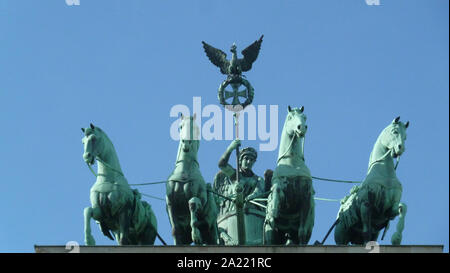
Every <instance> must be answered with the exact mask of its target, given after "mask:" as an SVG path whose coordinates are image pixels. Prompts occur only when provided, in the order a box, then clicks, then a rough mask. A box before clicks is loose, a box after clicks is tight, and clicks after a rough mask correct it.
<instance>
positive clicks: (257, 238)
mask: <svg viewBox="0 0 450 273" xmlns="http://www.w3.org/2000/svg"><path fill="white" fill-rule="evenodd" d="M240 143H241V142H240V140H239V139H236V140H233V141H232V142H231V144H230V145H229V146H228V148H227V149H226V151H225V153H224V154H223V155H222V157H221V158H220V160H219V168H220V169H221V170H220V171H219V172H218V173H217V174H216V176H215V178H214V191H215V192H217V193H219V194H220V196H216V202H217V206H218V208H219V216H218V218H217V222H218V226H219V236H220V239H221V244H225V245H237V244H238V237H239V234H238V233H239V230H238V227H237V224H238V223H237V217H238V215H237V214H238V213H240V211H239V210H237V209H236V207H237V206H236V201H235V198H236V193H237V191H239V190H241V191H242V213H243V214H244V216H243V218H244V221H245V225H244V232H245V244H247V245H255V244H262V231H263V222H264V217H265V209H264V208H262V207H261V206H258V205H255V204H254V203H251V202H249V200H251V199H253V198H254V197H256V196H260V195H261V194H262V193H263V192H264V179H263V178H261V177H259V176H257V175H256V174H255V173H253V170H252V168H253V165H254V163H255V162H256V158H257V152H256V150H255V149H253V148H251V147H247V148H244V149H243V150H242V151H241V152H240V154H239V158H240V160H239V164H240V167H239V168H238V169H239V181H236V171H237V170H236V169H234V168H233V167H232V166H231V165H230V164H229V163H228V162H229V159H230V156H231V153H232V152H233V151H234V150H236V149H237V147H239V146H240ZM237 188H238V189H237ZM221 196H222V197H221ZM227 197H228V198H227ZM261 197H262V196H261Z"/></svg>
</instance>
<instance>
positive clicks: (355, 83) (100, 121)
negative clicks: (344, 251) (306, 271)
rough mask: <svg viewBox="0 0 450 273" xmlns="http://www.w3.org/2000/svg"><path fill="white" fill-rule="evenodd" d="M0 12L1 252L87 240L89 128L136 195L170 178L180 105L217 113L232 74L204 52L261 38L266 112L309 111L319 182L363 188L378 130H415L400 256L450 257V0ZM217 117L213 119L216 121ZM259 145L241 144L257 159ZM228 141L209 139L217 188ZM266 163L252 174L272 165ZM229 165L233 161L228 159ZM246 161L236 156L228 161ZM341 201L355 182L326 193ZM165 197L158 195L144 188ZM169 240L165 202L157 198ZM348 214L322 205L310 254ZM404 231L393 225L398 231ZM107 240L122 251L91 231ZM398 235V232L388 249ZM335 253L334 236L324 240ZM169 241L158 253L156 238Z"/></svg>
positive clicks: (209, 174) (3, 3)
mask: <svg viewBox="0 0 450 273" xmlns="http://www.w3.org/2000/svg"><path fill="white" fill-rule="evenodd" d="M80 4H81V5H80V6H68V5H66V3H65V1H64V0H53V1H31V0H29V1H25V0H23V1H13V0H0V49H1V50H0V109H1V115H0V124H1V134H0V151H1V157H0V170H1V174H2V175H1V182H0V183H1V185H2V190H1V192H0V211H1V215H2V216H1V221H0V252H33V251H34V249H33V246H34V245H35V244H40V245H42V244H44V245H64V244H66V242H68V241H78V242H79V243H80V244H82V243H83V238H84V237H83V209H84V208H85V207H87V206H89V205H90V203H89V189H90V187H91V186H92V184H93V182H94V181H95V177H94V176H93V175H92V173H91V172H90V171H89V169H88V168H87V167H86V165H85V163H84V161H83V159H82V153H83V146H82V144H81V138H82V132H81V130H80V128H81V127H87V126H89V123H90V122H92V123H94V124H95V125H98V126H99V127H101V128H102V129H103V130H104V131H105V132H106V133H107V134H108V135H109V137H110V138H111V140H112V141H113V143H114V145H115V147H116V150H117V153H118V156H119V159H120V162H121V165H122V169H123V171H124V173H125V176H126V177H127V179H128V181H129V183H143V182H150V181H160V180H164V179H166V178H167V177H168V175H169V174H170V173H171V171H172V170H173V167H174V162H175V157H176V153H177V146H178V143H177V142H176V141H174V140H172V139H171V138H170V134H169V129H170V125H171V124H172V122H173V121H174V118H172V117H170V116H169V111H170V109H171V107H172V106H174V105H176V104H185V105H187V106H189V107H190V108H191V109H192V101H193V97H194V96H197V97H201V98H202V104H203V106H204V105H207V104H218V101H217V87H218V86H219V84H220V83H221V82H222V81H223V79H224V75H222V74H220V73H219V70H218V69H217V68H216V67H214V66H213V65H212V64H211V63H210V62H209V61H208V59H207V58H206V56H205V54H204V52H203V49H202V46H201V41H202V40H205V41H206V42H208V43H210V44H212V45H214V46H216V47H218V48H221V49H223V50H224V51H225V50H226V52H228V49H229V46H230V45H231V44H232V43H233V42H236V43H237V45H238V51H239V52H240V50H242V49H243V48H244V47H245V46H247V45H248V44H250V43H251V42H253V41H254V40H256V39H257V38H259V36H260V35H261V34H264V36H265V38H264V42H263V44H262V49H261V52H260V55H259V58H258V60H257V61H256V63H255V64H254V66H253V69H252V70H251V71H250V72H248V73H246V75H247V79H248V80H249V81H250V82H251V83H252V85H253V87H254V88H255V98H254V101H253V103H254V104H255V105H278V107H279V114H278V126H279V128H278V130H279V131H278V132H279V133H281V129H282V126H283V123H284V119H285V113H286V112H285V111H286V108H287V106H288V105H291V106H295V107H300V106H302V105H303V106H305V113H306V114H307V116H308V125H309V129H308V135H307V141H306V144H305V158H306V163H307V165H308V166H309V168H310V169H311V172H312V174H313V175H314V176H321V177H329V178H337V179H350V180H362V179H363V178H364V176H365V173H366V171H367V164H368V159H369V154H370V152H371V149H372V147H373V144H374V143H375V140H376V139H377V137H378V134H379V133H380V132H381V131H382V129H383V128H385V127H386V126H387V125H388V124H389V123H390V122H391V121H392V120H393V119H394V118H395V117H397V116H399V115H400V116H401V118H402V120H403V121H407V120H409V121H410V123H411V125H410V127H409V128H408V139H407V140H406V152H405V154H404V155H403V156H402V159H401V162H400V165H399V168H398V170H397V176H398V177H399V179H400V181H401V182H402V184H403V197H402V200H403V201H404V202H405V203H407V205H408V214H407V216H406V228H405V230H404V232H403V244H412V245H415V244H444V245H445V251H446V252H448V245H449V182H448V181H449V168H448V164H449V162H448V161H449V146H448V143H449V127H448V124H449V120H448V114H449V95H448V88H449V78H448V74H449V71H448V70H449V63H448V60H449V56H448V52H449V43H448V41H449V39H448V32H449V31H448V18H449V17H448V5H449V4H448V1H444V0H426V1H425V0H422V1H418V0H417V1H416V0H414V1H406V0H398V1H388V0H381V5H380V6H368V5H366V3H365V1H364V0H345V1H331V0H330V1H312V0H311V1H294V0H291V1H287V0H282V1H249V0H248V1H235V0H232V1H206V0H201V1H200V0H190V1H173V0H171V1H162V0H155V1H144V0H135V1H118V0H96V1H88V0H81V1H80ZM206 119H207V118H206ZM259 143H260V141H258V140H256V141H248V140H243V145H244V146H248V145H252V146H254V147H257V145H258V144H259ZM228 144H229V141H226V140H215V141H203V142H202V143H201V146H200V150H199V162H200V169H201V172H202V174H203V177H204V178H205V180H206V181H212V179H213V177H214V174H215V173H216V172H217V171H218V168H217V161H218V159H219V157H220V156H221V154H222V153H223V151H224V150H225V148H226V147H227V145H228ZM277 153H278V151H277V150H275V151H271V152H260V153H259V157H258V161H257V163H256V164H255V171H256V172H257V173H258V174H260V175H262V173H263V172H264V170H265V169H267V168H272V169H273V168H274V167H275V164H276V159H277ZM232 160H233V159H232ZM232 162H234V160H233V161H232ZM313 183H314V187H315V190H316V196H318V197H323V198H335V199H339V198H342V197H344V196H345V195H346V194H347V193H348V191H349V190H350V187H351V186H350V185H347V184H335V183H327V182H320V181H315V182H313ZM139 190H140V191H142V192H143V193H147V194H151V195H155V196H159V197H164V195H165V187H164V186H162V185H155V186H147V187H140V188H139ZM146 200H147V201H148V202H149V203H150V204H151V205H152V207H153V210H154V211H155V213H156V216H157V219H158V229H159V232H160V234H161V236H162V237H163V238H164V239H165V240H166V241H168V242H172V239H171V237H170V224H169V221H168V217H167V214H166V211H165V203H164V202H162V201H159V200H155V199H150V198H146ZM338 209H339V204H338V203H334V202H324V201H317V202H316V218H315V226H314V230H313V234H312V238H311V243H312V242H314V241H315V240H321V239H322V238H323V236H324V235H325V233H326V232H327V230H328V228H329V227H330V226H331V224H332V223H333V222H334V219H335V217H336V214H337V211H338ZM395 223H396V221H394V224H395ZM92 226H93V234H94V237H95V238H96V240H97V243H98V244H101V245H107V244H114V242H112V241H110V240H109V239H107V238H106V237H103V235H101V233H100V231H99V230H98V228H96V227H95V224H94V223H92ZM393 232H394V225H391V229H390V230H389V231H388V233H387V237H386V238H387V239H385V241H383V242H381V243H382V244H387V243H389V242H390V239H389V238H390V237H391V235H392V233H393ZM327 243H328V244H334V240H333V238H332V236H331V237H330V238H329V239H328V241H327ZM157 244H159V241H157Z"/></svg>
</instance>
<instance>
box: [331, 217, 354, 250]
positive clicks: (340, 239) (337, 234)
mask: <svg viewBox="0 0 450 273" xmlns="http://www.w3.org/2000/svg"><path fill="white" fill-rule="evenodd" d="M348 234H349V231H348V230H346V229H345V226H344V224H343V223H341V221H339V222H338V223H337V224H336V227H335V229H334V241H335V242H336V244H337V245H348V243H349V242H350V240H349V236H348Z"/></svg>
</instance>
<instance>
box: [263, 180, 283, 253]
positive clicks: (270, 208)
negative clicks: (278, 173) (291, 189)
mask: <svg viewBox="0 0 450 273" xmlns="http://www.w3.org/2000/svg"><path fill="white" fill-rule="evenodd" d="M272 181H275V179H274V180H272ZM281 197H282V189H281V186H280V185H279V184H278V183H274V184H272V188H271V193H270V195H269V197H268V200H267V209H266V219H265V222H264V238H263V239H264V240H263V241H264V242H263V244H265V245H275V244H281V234H280V232H279V231H278V229H277V227H276V224H275V218H277V217H278V216H279V215H280V203H281V200H280V199H281Z"/></svg>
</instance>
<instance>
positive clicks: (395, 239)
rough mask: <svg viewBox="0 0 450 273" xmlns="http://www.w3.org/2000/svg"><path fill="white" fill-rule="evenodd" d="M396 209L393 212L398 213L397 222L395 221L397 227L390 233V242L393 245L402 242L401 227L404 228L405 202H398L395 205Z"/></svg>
mask: <svg viewBox="0 0 450 273" xmlns="http://www.w3.org/2000/svg"><path fill="white" fill-rule="evenodd" d="M395 207H396V209H397V211H396V212H395V213H397V214H398V215H399V219H398V223H397V227H396V230H395V232H394V234H392V237H391V243H392V244H393V245H400V243H401V242H402V232H403V229H404V228H405V216H406V208H407V207H406V204H405V203H400V204H398V206H395Z"/></svg>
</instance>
